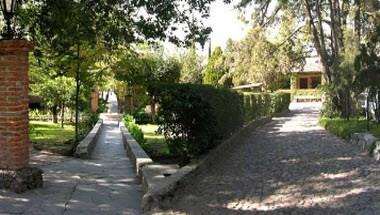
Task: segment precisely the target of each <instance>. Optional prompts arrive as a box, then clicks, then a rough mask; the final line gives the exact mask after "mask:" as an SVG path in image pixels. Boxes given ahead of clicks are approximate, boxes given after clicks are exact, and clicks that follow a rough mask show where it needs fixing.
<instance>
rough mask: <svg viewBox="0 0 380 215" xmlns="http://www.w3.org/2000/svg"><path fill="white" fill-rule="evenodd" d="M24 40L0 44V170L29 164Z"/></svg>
mask: <svg viewBox="0 0 380 215" xmlns="http://www.w3.org/2000/svg"><path fill="white" fill-rule="evenodd" d="M31 48H32V44H31V43H30V42H28V41H25V40H2V41H0V169H10V170H18V169H21V168H24V167H27V166H28V163H29V147H30V142H29V136H28V133H29V120H28V105H29V99H28V87H29V78H28V65H29V63H28V54H29V50H31Z"/></svg>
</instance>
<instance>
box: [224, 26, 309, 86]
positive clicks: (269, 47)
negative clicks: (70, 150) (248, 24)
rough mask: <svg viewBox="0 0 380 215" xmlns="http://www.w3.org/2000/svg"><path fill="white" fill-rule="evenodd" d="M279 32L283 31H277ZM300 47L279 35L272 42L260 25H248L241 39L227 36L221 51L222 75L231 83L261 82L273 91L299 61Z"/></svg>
mask: <svg viewBox="0 0 380 215" xmlns="http://www.w3.org/2000/svg"><path fill="white" fill-rule="evenodd" d="M281 32H283V31H281ZM302 60H303V52H302V49H300V48H297V46H294V45H292V43H291V41H288V40H284V39H283V38H282V37H280V38H279V40H278V41H275V42H272V41H269V39H267V36H266V35H265V31H264V30H263V29H262V28H260V27H255V28H252V29H251V30H250V31H249V32H248V34H247V35H246V36H245V38H243V39H242V40H241V41H237V42H234V41H232V40H229V41H228V43H227V47H226V52H225V67H226V70H227V71H229V72H228V73H226V75H225V79H226V78H228V77H232V81H233V83H234V85H241V84H248V83H263V86H264V88H265V89H266V90H269V91H274V90H277V89H279V88H281V87H284V85H286V84H284V83H288V82H289V74H290V72H291V71H292V70H294V69H296V68H299V67H300V65H301V64H302Z"/></svg>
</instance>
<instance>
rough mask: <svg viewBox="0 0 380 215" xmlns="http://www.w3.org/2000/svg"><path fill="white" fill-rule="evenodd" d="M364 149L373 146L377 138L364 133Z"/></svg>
mask: <svg viewBox="0 0 380 215" xmlns="http://www.w3.org/2000/svg"><path fill="white" fill-rule="evenodd" d="M361 141H362V145H361V146H362V149H369V148H370V147H371V145H372V144H373V143H374V142H376V141H377V138H376V137H375V136H373V135H372V134H369V133H363V135H362V139H361Z"/></svg>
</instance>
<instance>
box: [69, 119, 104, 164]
mask: <svg viewBox="0 0 380 215" xmlns="http://www.w3.org/2000/svg"><path fill="white" fill-rule="evenodd" d="M102 127H103V120H102V119H99V120H98V122H97V123H96V124H95V126H94V127H93V128H92V129H91V131H90V133H88V135H87V136H86V137H85V138H84V139H83V140H82V141H81V142H80V143H79V145H78V146H77V148H76V149H75V153H74V156H75V157H77V158H82V159H89V158H90V157H91V153H92V151H93V150H94V148H95V145H96V142H97V140H98V138H99V134H100V131H101V130H102Z"/></svg>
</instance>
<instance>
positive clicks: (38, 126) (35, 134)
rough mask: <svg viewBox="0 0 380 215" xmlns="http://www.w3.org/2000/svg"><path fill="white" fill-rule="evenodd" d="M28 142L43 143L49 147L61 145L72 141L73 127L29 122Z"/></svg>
mask: <svg viewBox="0 0 380 215" xmlns="http://www.w3.org/2000/svg"><path fill="white" fill-rule="evenodd" d="M30 125H31V131H30V140H31V141H32V142H37V143H44V144H49V145H62V144H64V143H65V142H67V141H69V140H72V139H74V135H75V127H74V126H73V125H65V126H64V128H63V129H62V128H61V124H54V123H52V122H42V121H31V122H30Z"/></svg>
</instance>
